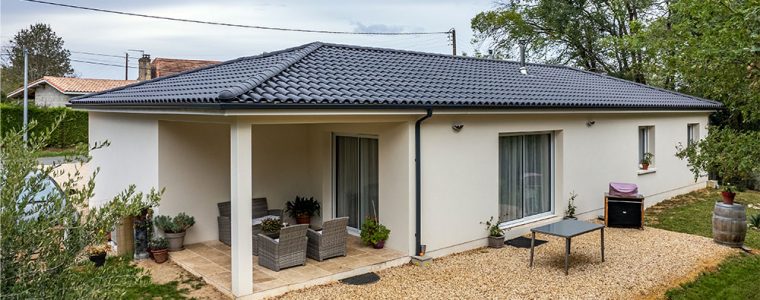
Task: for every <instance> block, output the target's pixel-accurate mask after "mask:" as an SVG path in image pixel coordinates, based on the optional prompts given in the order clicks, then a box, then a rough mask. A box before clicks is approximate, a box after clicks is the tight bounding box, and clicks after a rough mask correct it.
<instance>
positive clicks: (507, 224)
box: [499, 212, 557, 230]
mask: <svg viewBox="0 0 760 300" xmlns="http://www.w3.org/2000/svg"><path fill="white" fill-rule="evenodd" d="M556 217H557V216H556V215H554V213H553V212H547V213H543V214H538V215H536V216H530V217H527V218H522V219H519V220H514V221H510V222H503V223H501V224H499V228H501V229H504V230H510V229H512V228H514V227H519V226H523V225H527V224H531V223H536V222H541V221H544V220H548V219H551V218H556Z"/></svg>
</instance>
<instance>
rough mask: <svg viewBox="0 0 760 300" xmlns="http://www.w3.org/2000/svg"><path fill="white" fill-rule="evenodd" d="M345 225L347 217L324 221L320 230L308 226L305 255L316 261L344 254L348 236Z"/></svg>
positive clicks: (346, 224)
mask: <svg viewBox="0 0 760 300" xmlns="http://www.w3.org/2000/svg"><path fill="white" fill-rule="evenodd" d="M346 226H348V217H342V218H337V219H333V220H330V221H326V222H324V223H323V224H322V230H320V231H315V230H312V229H311V228H309V229H308V230H307V231H306V235H307V236H308V237H309V246H308V250H307V251H306V256H308V257H309V258H311V259H314V260H318V261H323V260H325V259H328V258H332V257H337V256H346V239H347V238H348V230H347V228H346Z"/></svg>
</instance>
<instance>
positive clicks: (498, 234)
mask: <svg viewBox="0 0 760 300" xmlns="http://www.w3.org/2000/svg"><path fill="white" fill-rule="evenodd" d="M480 224H483V225H486V230H487V231H488V247H491V248H501V247H504V229H501V228H500V227H499V222H494V220H493V216H491V218H490V219H488V221H485V222H480Z"/></svg>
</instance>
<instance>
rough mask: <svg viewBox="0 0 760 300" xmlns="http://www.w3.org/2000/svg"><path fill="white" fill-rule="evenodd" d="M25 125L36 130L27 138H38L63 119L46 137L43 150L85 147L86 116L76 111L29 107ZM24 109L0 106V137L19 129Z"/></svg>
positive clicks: (60, 108)
mask: <svg viewBox="0 0 760 300" xmlns="http://www.w3.org/2000/svg"><path fill="white" fill-rule="evenodd" d="M28 109H29V110H28V112H29V121H30V122H31V121H36V122H37V125H38V126H37V127H36V128H33V129H31V130H30V131H29V135H30V136H31V135H35V134H41V133H42V131H43V130H44V129H47V128H52V125H53V124H54V123H56V121H57V120H58V118H63V119H62V120H61V122H60V125H57V126H56V127H55V129H54V130H53V132H51V133H50V136H49V138H48V139H47V141H46V144H45V145H43V147H59V148H67V147H72V146H75V145H77V144H80V143H85V144H86V143H87V134H88V133H87V131H88V126H89V125H88V117H87V112H84V111H76V110H73V109H70V108H67V107H37V106H29V108H28ZM23 120H24V108H23V107H22V106H19V105H10V104H0V134H2V135H3V136H5V135H6V134H9V133H11V132H14V131H20V130H21V129H22V127H23Z"/></svg>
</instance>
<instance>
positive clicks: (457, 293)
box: [281, 228, 737, 300]
mask: <svg viewBox="0 0 760 300" xmlns="http://www.w3.org/2000/svg"><path fill="white" fill-rule="evenodd" d="M537 238H540V239H545V240H548V241H549V243H546V244H544V245H541V246H539V247H537V248H536V260H535V266H534V268H533V269H530V268H528V257H529V253H530V250H529V249H521V248H514V247H511V246H506V247H505V248H503V249H490V248H483V249H476V250H472V251H468V252H464V253H459V254H455V255H451V256H447V257H443V258H440V259H436V260H434V261H433V264H432V265H431V266H429V267H414V266H411V265H406V266H403V267H398V268H393V269H388V270H385V271H381V272H379V275H380V277H381V280H380V281H379V282H377V283H374V284H372V285H366V286H350V285H344V284H342V283H337V282H336V283H332V284H327V285H323V286H318V287H312V288H309V289H305V290H300V291H294V292H291V293H288V294H286V295H284V296H282V297H281V298H283V299H331V300H333V299H365V298H373V299H377V298H392V299H409V298H417V299H451V298H460V299H461V298H498V299H635V298H661V297H662V295H663V293H664V292H665V291H666V290H667V289H668V288H670V287H673V286H676V285H678V284H680V283H682V282H686V281H689V280H691V279H692V278H694V277H696V276H697V275H698V274H699V272H701V271H703V270H705V269H708V268H711V267H714V266H715V265H717V264H718V263H719V262H720V261H721V260H723V259H724V258H725V257H727V256H729V255H731V254H733V253H736V252H737V250H733V249H731V248H727V247H723V246H720V245H717V244H715V243H713V242H712V240H710V239H708V238H704V237H699V236H694V235H688V234H683V233H677V232H671V231H665V230H661V229H655V228H646V229H645V230H638V229H617V228H608V229H605V244H606V251H605V258H606V262H604V263H602V262H601V260H600V253H599V232H594V233H589V234H586V235H583V236H579V237H576V238H573V243H572V247H573V248H572V255H571V261H570V263H571V264H570V275H569V276H565V274H564V256H563V255H564V245H565V244H564V241H563V240H562V239H558V238H553V237H549V236H545V235H538V236H537Z"/></svg>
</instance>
